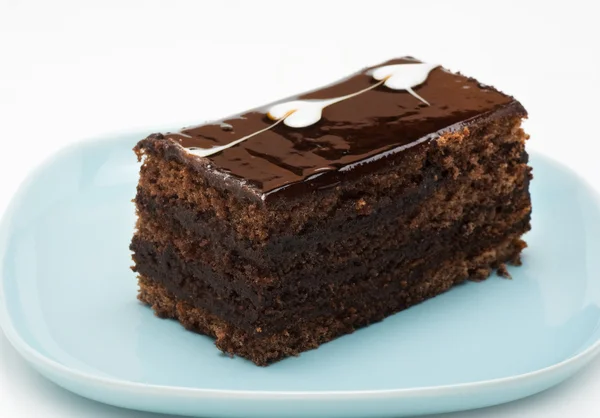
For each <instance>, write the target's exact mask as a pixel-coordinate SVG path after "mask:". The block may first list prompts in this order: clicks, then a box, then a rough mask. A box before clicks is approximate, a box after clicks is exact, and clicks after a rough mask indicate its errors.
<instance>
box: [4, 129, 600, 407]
mask: <svg viewBox="0 0 600 418" xmlns="http://www.w3.org/2000/svg"><path fill="white" fill-rule="evenodd" d="M144 136H145V133H144V132H141V133H137V134H132V135H121V136H118V137H113V138H109V139H106V140H101V141H95V142H86V143H82V144H79V145H76V146H73V147H71V148H68V149H65V150H63V151H62V152H60V153H59V154H58V155H56V156H55V157H54V158H52V159H51V160H50V161H49V162H47V163H46V164H45V165H44V166H43V167H41V168H39V169H38V170H37V171H35V173H33V174H32V175H31V176H30V177H29V179H28V181H26V182H25V184H24V185H23V186H22V187H21V190H20V192H19V193H18V194H17V196H16V197H15V199H14V201H13V202H12V205H11V207H10V208H9V210H8V211H7V214H6V216H5V219H4V222H3V224H2V228H1V231H0V249H1V250H2V255H1V257H2V259H1V265H0V268H1V270H0V271H1V273H2V276H1V282H0V319H1V323H2V327H3V329H4V332H5V333H6V335H7V337H8V339H9V340H10V341H11V342H12V344H13V345H14V346H15V348H16V349H17V350H18V351H19V352H20V353H21V354H22V355H23V357H25V358H26V359H27V360H28V361H29V362H30V363H31V364H32V365H33V366H34V367H35V368H36V369H37V370H39V371H40V372H41V373H42V374H44V375H45V376H47V377H48V378H49V379H51V380H53V381H54V382H56V383H57V384H59V385H61V386H63V387H65V388H67V389H69V390H71V391H73V392H75V393H78V394H80V395H82V396H86V397H88V398H92V399H95V400H97V401H101V402H105V403H109V404H113V405H117V406H122V407H127V408H135V409H141V410H147V411H154V412H164V413H174V414H182V415H201V416H211V417H262V418H264V417H278V418H279V417H288V416H307V417H308V416H310V417H321V416H323V417H325V416H327V417H334V416H339V417H345V418H348V417H368V416H381V417H383V416H389V417H392V416H393V417H398V416H403V415H404V416H405V415H416V414H424V413H436V412H446V411H456V410H464V409H469V408H479V407H483V406H488V405H494V404H498V403H502V402H507V401H511V400H514V399H518V398H522V397H525V396H528V395H531V394H533V393H536V392H539V391H542V390H544V389H547V388H549V387H551V386H553V385H556V384H557V383H559V382H561V381H562V380H564V379H565V378H567V377H569V376H571V375H572V374H573V373H575V372H577V371H578V370H579V369H580V368H581V367H582V366H584V365H585V364H586V363H587V362H588V361H589V360H590V359H591V358H592V357H593V356H594V355H595V354H597V353H598V352H599V351H600V342H599V341H600V327H599V324H600V308H599V305H600V280H599V279H600V278H599V277H598V274H599V273H598V272H600V257H599V256H598V254H600V203H599V199H598V197H597V196H596V195H595V194H594V193H593V192H592V190H591V189H590V188H589V187H588V186H587V185H586V184H585V183H584V182H582V181H581V180H580V179H579V178H578V177H576V176H575V175H574V174H573V173H572V172H570V171H569V170H567V169H565V168H564V167H561V166H560V165H559V164H557V163H555V162H553V161H551V160H549V159H547V158H544V157H542V156H540V155H537V154H533V155H532V164H533V166H534V172H535V180H534V182H533V184H532V192H533V200H534V218H533V230H532V232H531V233H529V234H528V235H527V237H526V239H527V241H528V242H529V245H530V247H529V248H528V249H527V250H526V251H525V253H524V265H523V266H522V267H519V268H512V269H510V273H511V274H512V275H513V278H514V279H513V280H506V279H501V278H499V277H495V276H494V277H492V278H490V279H489V280H487V281H485V282H483V283H467V284H465V285H461V286H459V287H457V288H455V289H453V290H451V291H450V292H448V293H446V294H444V295H442V296H440V297H437V298H435V299H433V300H430V301H428V302H425V303H423V304H421V305H419V306H416V307H414V308H411V309H409V310H407V311H405V312H401V313H399V314H397V315H394V316H392V317H390V318H388V319H386V320H385V321H383V322H381V323H379V324H375V325H373V326H370V327H368V328H366V329H363V330H360V331H358V332H356V333H354V334H352V335H349V336H346V337H343V338H340V339H338V340H336V341H333V342H331V343H329V344H325V345H324V346H322V347H320V348H319V349H317V350H313V351H310V352H307V353H303V354H302V355H301V356H300V357H298V358H290V359H287V360H284V361H282V362H279V363H277V364H274V365H272V366H270V367H267V368H260V367H256V366H254V365H253V364H252V363H250V362H248V361H246V360H243V359H239V358H234V359H230V358H228V357H225V356H223V355H221V354H220V353H219V351H218V350H217V349H216V348H215V347H214V345H213V342H212V340H211V339H209V338H207V337H204V336H201V335H196V334H193V333H190V332H187V331H184V329H183V328H182V327H181V326H180V325H179V324H178V323H176V322H174V321H169V320H161V319H158V318H156V317H155V316H154V315H153V314H152V312H151V311H150V309H149V308H147V307H145V306H143V305H141V304H140V303H138V302H137V300H136V290H137V289H136V278H135V275H134V274H133V273H132V272H131V271H130V270H129V266H130V265H131V264H132V262H131V259H130V253H129V250H128V244H129V240H130V237H131V235H132V232H133V225H134V220H135V216H134V209H133V204H132V203H131V199H132V197H133V195H134V192H135V184H136V179H137V170H138V164H137V162H136V160H135V156H134V154H133V153H132V152H131V148H132V146H133V145H134V144H135V142H136V140H137V139H138V138H142V137H144Z"/></svg>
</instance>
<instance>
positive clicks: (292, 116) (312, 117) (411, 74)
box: [188, 63, 438, 157]
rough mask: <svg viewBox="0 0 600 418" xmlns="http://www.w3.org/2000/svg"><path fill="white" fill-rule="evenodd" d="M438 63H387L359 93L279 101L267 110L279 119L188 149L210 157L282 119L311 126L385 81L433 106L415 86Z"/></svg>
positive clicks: (269, 114)
mask: <svg viewBox="0 0 600 418" xmlns="http://www.w3.org/2000/svg"><path fill="white" fill-rule="evenodd" d="M437 66H438V65H437V64H426V63H410V64H394V65H384V66H383V67H378V68H374V69H373V70H371V71H369V72H368V73H367V74H369V75H371V76H372V77H373V78H374V79H375V80H378V82H377V83H375V84H373V85H371V86H369V87H366V88H364V89H362V90H360V91H357V92H355V93H351V94H347V95H345V96H341V97H334V98H332V99H320V100H291V101H289V102H283V103H278V104H275V105H273V106H271V107H270V108H269V110H268V111H267V116H268V117H269V118H270V119H272V120H274V121H275V123H273V124H272V125H269V126H267V127H266V128H264V129H261V130H260V131H257V132H254V133H252V134H250V135H247V136H245V137H243V138H240V139H237V140H235V141H233V142H230V143H229V144H227V145H221V146H217V147H212V148H207V149H202V148H194V149H189V148H188V151H189V152H190V153H192V154H194V155H198V156H200V157H208V156H210V155H213V154H216V153H218V152H221V151H223V150H225V149H227V148H231V147H233V146H234V145H237V144H239V143H241V142H244V141H246V140H247V139H249V138H252V137H253V136H255V135H258V134H260V133H262V132H265V131H267V130H269V129H271V128H273V127H274V126H276V125H277V124H279V123H281V122H283V123H284V125H287V126H289V127H290V128H306V127H307V126H311V125H313V124H315V123H317V122H318V121H319V120H321V116H322V114H323V109H325V108H326V107H327V106H331V105H332V104H335V103H338V102H341V101H343V100H347V99H350V98H351V97H354V96H358V95H359V94H363V93H365V92H367V91H369V90H372V89H374V88H376V87H378V86H380V85H382V84H383V85H384V86H386V87H388V88H390V89H392V90H406V91H407V92H408V93H410V94H411V95H413V96H414V97H415V98H417V99H418V100H420V101H421V102H423V103H425V104H426V105H427V106H429V102H428V101H427V100H425V99H424V98H422V97H421V96H419V95H418V94H417V93H415V92H414V91H413V87H416V86H418V85H420V84H422V83H424V82H425V80H427V77H428V76H429V73H430V72H431V70H433V69H434V68H436V67H437Z"/></svg>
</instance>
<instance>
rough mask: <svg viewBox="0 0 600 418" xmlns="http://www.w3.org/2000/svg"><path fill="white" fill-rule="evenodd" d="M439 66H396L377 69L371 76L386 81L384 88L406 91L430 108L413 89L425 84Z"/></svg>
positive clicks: (422, 64) (421, 64)
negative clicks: (430, 74) (432, 71)
mask: <svg viewBox="0 0 600 418" xmlns="http://www.w3.org/2000/svg"><path fill="white" fill-rule="evenodd" d="M437 66H438V65H437V64H426V63H419V64H396V65H385V66H383V67H379V68H375V69H374V70H372V71H371V75H372V76H373V78H374V79H375V80H385V82H384V83H383V84H384V86H386V87H389V88H391V89H392V90H406V91H407V92H409V93H410V94H412V95H413V96H415V97H416V98H417V99H419V100H420V101H422V102H423V103H425V104H426V105H427V106H429V102H428V101H427V100H425V99H423V98H422V97H421V96H419V95H418V94H417V93H415V92H414V91H413V89H412V88H413V87H416V86H418V85H419V84H423V83H424V82H425V80H427V76H429V73H430V72H431V70H433V69H434V68H435V67H437Z"/></svg>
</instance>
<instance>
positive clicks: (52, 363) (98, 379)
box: [0, 128, 600, 400]
mask: <svg viewBox="0 0 600 418" xmlns="http://www.w3.org/2000/svg"><path fill="white" fill-rule="evenodd" d="M159 130H160V128H155V129H148V130H142V129H137V130H120V131H114V132H111V133H106V134H104V135H99V136H95V137H92V138H89V139H84V140H79V141H75V142H72V143H70V144H68V145H66V146H63V147H60V148H58V149H57V150H55V151H54V152H53V153H51V154H50V155H49V156H48V157H46V158H45V159H43V160H42V161H41V162H40V163H38V164H37V165H36V166H34V167H33V168H32V169H31V170H30V171H29V173H28V174H27V176H26V177H25V178H24V180H23V181H22V182H21V183H20V184H19V185H18V187H17V191H16V192H15V193H14V194H13V196H12V197H11V198H10V201H9V204H8V205H7V207H6V210H5V212H4V214H3V215H2V218H1V219H0V245H1V247H0V248H1V249H0V266H1V265H3V264H4V257H5V255H6V254H5V248H6V245H3V244H5V243H6V242H7V241H8V237H7V235H8V234H7V232H8V230H9V225H10V223H11V220H12V218H13V216H14V214H15V210H16V207H17V204H18V202H19V201H20V200H21V199H22V197H23V196H24V195H26V194H27V192H28V189H29V188H30V185H31V184H32V183H33V182H34V181H35V180H36V178H37V177H38V176H39V175H40V174H41V173H42V172H43V170H44V169H46V168H47V167H50V166H52V165H54V164H55V163H56V161H57V160H58V159H59V158H60V157H61V156H62V155H64V154H66V153H68V152H69V151H72V150H76V149H78V148H81V147H88V146H99V145H106V143H107V142H116V143H119V142H124V139H123V137H124V136H126V135H127V136H129V135H131V136H133V135H135V136H136V137H139V138H142V137H144V135H145V132H155V131H159ZM146 135H147V134H146ZM528 152H529V154H533V155H535V156H536V158H540V159H544V160H546V161H547V162H548V163H550V164H551V165H554V166H558V167H560V168H561V169H563V170H565V171H567V172H568V173H569V174H570V175H572V176H573V177H575V178H576V179H577V180H578V181H579V182H580V183H581V184H582V186H584V187H585V189H586V190H587V192H588V194H589V195H591V196H593V197H594V198H595V200H596V201H597V203H598V204H599V207H600V193H599V192H598V191H597V190H596V189H595V188H594V187H593V186H592V185H591V184H590V182H589V181H588V180H587V179H585V178H583V177H582V176H581V175H580V174H579V173H577V172H576V171H574V170H573V169H572V168H571V167H569V166H567V165H565V164H563V163H561V162H560V161H558V160H556V159H554V158H552V157H550V156H548V155H546V154H544V153H543V152H540V151H539V150H535V149H533V150H532V149H529V150H528ZM5 282H6V279H5V277H4V273H3V269H0V328H2V330H3V332H4V335H5V336H6V338H7V340H8V341H9V342H10V344H11V345H12V346H13V347H14V348H15V350H16V351H17V352H18V353H19V354H20V355H21V356H22V357H23V358H24V359H25V360H26V361H27V362H28V363H29V364H30V365H32V366H33V367H34V368H35V369H37V370H38V371H41V370H49V371H51V372H53V373H56V375H60V376H62V377H65V378H68V379H71V380H72V381H85V382H87V383H90V384H92V385H94V386H103V387H107V388H112V389H117V388H119V389H124V390H129V391H133V392H138V393H139V394H143V395H163V396H164V395H180V396H185V397H191V398H196V399H208V398H210V399H234V400H235V399H238V400H244V399H253V400H268V399H276V400H325V399H327V400H348V399H353V400H368V399H371V400H372V399H390V398H405V397H414V396H415V395H419V396H443V395H448V394H451V393H453V392H462V391H466V390H470V389H474V388H491V387H494V386H498V385H504V384H512V383H519V382H526V381H528V380H533V379H535V378H538V377H542V376H544V375H551V374H552V373H554V372H558V371H560V370H562V369H565V368H568V367H569V366H573V367H576V368H579V367H581V366H583V365H584V364H585V363H586V362H587V361H589V360H591V359H592V358H594V357H595V356H597V355H598V354H600V337H598V338H597V339H596V341H595V342H594V343H592V344H591V345H590V346H588V347H587V348H586V349H584V350H582V351H580V352H579V353H577V354H575V355H572V356H570V357H568V358H566V359H564V360H562V361H560V362H557V363H555V364H552V365H550V366H547V367H543V368H541V369H537V370H533V371H530V372H527V373H521V374H516V375H512V376H506V377H501V378H495V379H487V380H479V381H474V382H466V383H458V384H447V385H437V386H419V387H408V388H399V389H372V390H325V391H306V390H299V391H275V390H240V389H210V388H194V387H185V386H170V385H156V384H150V383H142V382H135V381H130V380H124V379H119V378H114V377H105V376H100V375H95V374H93V373H91V372H85V371H82V370H79V369H77V368H73V367H69V366H67V365H65V364H63V363H60V362H58V361H56V360H53V359H51V358H49V357H47V356H45V355H44V354H42V353H41V352H39V351H38V350H36V349H35V348H33V347H32V346H31V345H29V344H28V343H27V342H25V340H23V338H21V336H20V334H19V332H18V331H17V329H16V327H15V326H14V325H13V323H12V321H11V316H10V314H9V312H8V309H7V307H6V302H5V301H6V292H5V290H4V286H5ZM599 326H600V324H599ZM44 375H45V376H46V377H47V378H49V379H50V380H53V381H54V382H55V383H59V382H57V380H56V379H55V378H54V377H53V376H48V375H47V374H46V373H44ZM59 384H60V383H59Z"/></svg>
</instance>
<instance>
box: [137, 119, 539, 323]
mask: <svg viewBox="0 0 600 418" xmlns="http://www.w3.org/2000/svg"><path fill="white" fill-rule="evenodd" d="M519 125H520V118H513V119H512V120H511V121H510V123H508V121H505V122H503V123H499V124H497V125H496V128H495V129H492V126H491V125H490V126H489V127H488V128H487V129H484V130H479V131H477V130H474V131H473V133H470V132H464V133H463V134H448V135H446V136H443V137H442V138H441V140H440V141H439V142H434V143H432V144H435V146H436V147H437V148H436V150H433V149H431V150H430V152H432V153H441V154H443V155H445V156H446V157H445V158H446V160H447V158H448V157H451V159H452V161H453V163H452V164H457V163H458V162H460V161H461V158H463V157H468V158H467V159H468V161H469V164H470V166H469V167H468V169H467V168H466V167H463V170H462V171H460V172H459V171H458V167H459V166H457V165H449V164H448V161H446V163H445V166H444V167H445V173H446V174H445V176H446V177H445V178H444V177H439V178H438V182H437V183H435V182H434V183H422V184H420V187H419V189H420V190H425V191H426V193H425V194H424V196H426V199H421V200H417V201H415V202H414V203H413V205H412V207H411V208H408V207H407V206H408V205H405V206H402V205H398V206H399V209H400V210H399V211H396V210H394V211H391V212H390V211H388V212H386V211H382V210H380V211H374V212H372V213H369V214H366V215H364V216H361V217H360V218H358V219H353V220H352V222H347V226H348V229H346V230H345V231H341V232H338V231H336V230H335V228H333V230H332V231H330V232H324V233H322V234H317V235H316V236H311V234H308V235H307V236H305V237H303V236H302V235H295V236H294V238H295V241H300V242H296V245H295V247H294V251H289V252H288V253H287V258H285V256H286V252H285V250H282V252H281V258H279V259H277V263H270V264H269V263H268V261H269V260H270V258H271V256H272V254H271V249H272V248H273V247H272V246H271V240H270V241H268V243H267V245H266V246H261V247H259V248H260V249H261V250H262V252H260V251H256V254H257V258H256V259H254V260H252V259H243V258H242V257H241V256H240V253H239V252H238V251H237V249H236V247H235V246H232V247H230V248H229V250H227V246H226V245H224V244H223V243H222V242H221V240H219V239H218V238H217V239H216V240H214V239H213V240H209V239H207V237H206V236H204V235H200V237H198V236H196V235H195V234H196V232H197V231H198V232H199V231H201V230H202V228H199V229H197V230H194V228H193V227H192V225H193V223H191V224H185V223H184V224H180V223H179V222H180V221H181V219H179V220H178V219H169V216H168V215H169V213H171V212H169V211H168V210H166V211H162V212H156V214H145V215H143V216H141V218H140V219H141V220H145V225H144V228H146V227H148V226H151V225H153V226H151V227H150V228H148V230H146V231H145V232H144V233H143V234H142V235H141V237H142V238H144V239H146V240H147V241H150V242H149V246H150V248H151V250H150V251H147V252H146V253H143V252H142V251H140V248H141V247H140V243H139V242H135V240H134V245H133V246H132V248H133V249H134V250H135V251H136V256H139V257H143V258H136V261H138V267H137V270H138V272H140V273H141V274H143V275H144V276H149V277H155V278H156V281H157V283H159V284H161V285H163V286H166V287H168V288H169V289H170V291H171V292H172V293H177V294H179V296H180V297H183V296H184V295H187V296H188V298H189V299H190V304H192V305H194V306H196V307H198V308H200V309H212V312H215V313H218V314H219V315H220V317H221V318H224V319H226V320H228V321H230V323H231V324H233V325H235V326H237V327H239V328H241V329H244V330H245V331H246V332H248V333H250V334H253V333H254V332H255V330H256V329H258V328H259V329H261V332H262V333H263V334H264V335H270V334H272V333H274V332H277V331H279V330H281V329H285V328H286V327H288V326H290V325H293V324H295V323H300V322H302V321H305V320H307V319H310V318H311V317H313V316H318V315H322V314H323V313H324V312H330V313H331V312H336V311H335V310H334V309H333V306H338V307H339V306H344V307H345V308H344V309H346V308H348V307H349V306H353V305H352V301H353V299H355V298H356V296H357V295H363V294H366V293H369V292H370V293H371V294H372V297H373V298H374V300H376V299H382V298H385V296H386V292H388V290H389V289H390V287H391V288H393V287H394V286H400V284H399V283H400V281H398V278H402V279H403V280H401V281H405V282H407V283H410V282H413V281H418V280H419V279H420V277H422V275H424V274H426V273H427V271H428V269H431V268H434V267H436V265H437V264H438V263H439V262H441V261H443V260H446V259H448V258H449V257H454V256H455V253H456V252H462V253H464V254H477V252H478V251H480V252H481V251H483V252H485V250H486V247H485V246H489V247H494V246H499V245H502V243H503V242H504V241H506V240H507V239H510V240H511V242H518V237H519V236H521V235H522V234H523V233H524V232H525V231H527V230H528V229H529V215H530V211H531V206H530V198H529V193H528V187H527V186H528V182H529V176H530V169H529V167H527V165H526V161H527V157H526V154H524V148H523V145H524V142H525V138H526V136H525V134H524V133H523V131H522V130H521V129H520V128H519ZM483 138H486V140H487V142H486V146H485V147H483V148H484V149H485V150H482V149H479V150H478V151H477V152H476V151H475V149H476V148H473V147H477V146H479V147H480V146H481V144H482V139H483ZM432 146H433V145H432ZM426 156H427V154H424V155H423V158H426ZM474 156H476V157H474ZM440 161H441V160H440ZM422 165H427V164H426V163H423V164H421V166H422ZM438 168H439V167H438ZM438 171H439V172H441V171H442V170H438ZM415 174H416V173H415ZM168 189H169V190H171V191H173V192H174V193H178V191H177V189H176V188H175V184H173V185H172V187H170V188H168ZM371 192H373V193H374V191H373V190H371ZM329 193H333V190H330V191H329ZM401 200H402V196H398V198H397V199H396V200H395V201H394V202H392V203H395V204H397V203H398V202H400V201H401ZM395 204H390V205H388V208H391V209H396V208H395V206H396V205H395ZM141 210H142V212H143V211H144V210H145V209H144V208H143V207H142V208H141ZM354 210H356V208H354ZM153 216H155V217H156V219H155V220H154V222H153V221H152V217H153ZM192 220H193V217H192ZM144 228H142V230H144ZM174 231H179V235H178V234H177V233H174ZM475 237H477V238H475ZM152 239H154V240H156V241H160V242H151V241H152ZM289 239H291V238H289ZM272 240H273V242H277V239H272ZM231 242H235V240H233V241H231ZM302 243H303V244H302ZM517 247H518V246H517ZM165 248H168V251H165ZM519 248H520V247H519ZM215 249H218V250H219V251H221V252H220V253H215ZM449 250H452V251H450V252H449ZM165 252H167V253H169V254H170V255H169V256H168V257H166V258H165V255H164V254H165ZM261 259H262V260H266V261H265V263H266V264H262V265H259V264H257V262H258V261H260V260H261ZM511 259H512V258H511ZM152 260H158V262H154V263H153V261H152ZM165 260H166V261H165ZM501 261H508V260H501ZM153 265H163V266H164V265H170V266H171V268H170V269H166V270H165V269H163V270H162V271H161V272H160V273H156V269H154V270H153V268H154V267H153ZM283 267H285V269H284V268H283ZM482 271H485V270H481V269H480V271H478V272H470V274H472V275H475V276H477V277H478V278H480V277H481V276H482V275H483V273H482ZM381 272H388V273H390V274H389V275H388V276H384V275H382V274H381ZM158 276H160V277H158ZM200 283H206V284H207V285H208V286H205V287H203V286H200V285H199V284H200ZM174 284H175V287H173V286H174ZM373 289H375V291H374V290H373ZM381 289H387V290H383V291H382V290H381ZM179 290H181V291H179ZM215 300H216V301H220V303H221V304H222V305H224V306H225V307H224V308H220V307H218V306H216V307H215V306H214V301H215ZM306 301H312V302H311V303H307V302H306ZM232 306H235V307H236V308H237V309H231V307H232ZM358 308H360V307H354V309H358ZM396 308H397V309H401V307H396Z"/></svg>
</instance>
